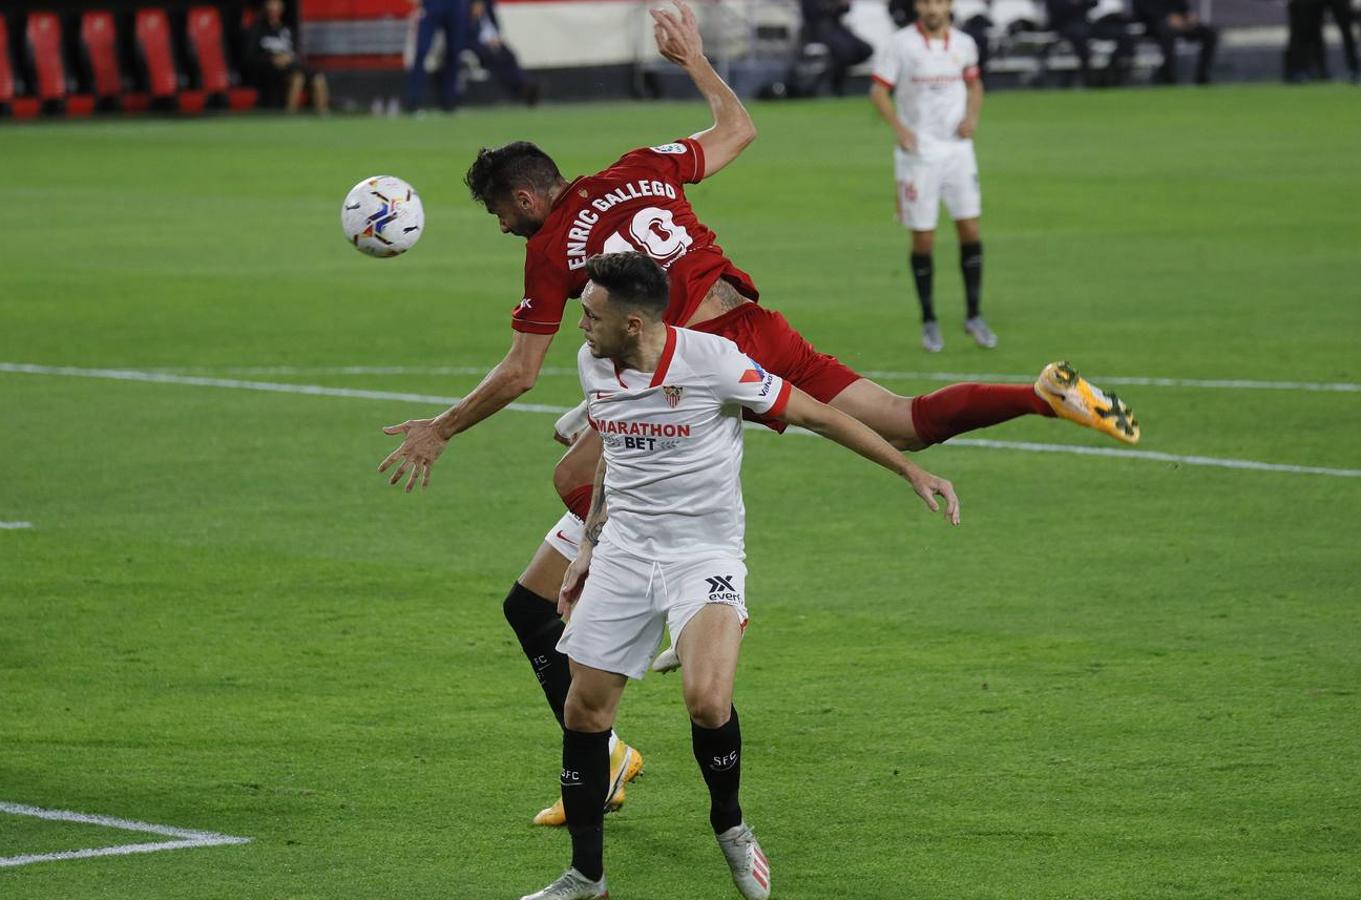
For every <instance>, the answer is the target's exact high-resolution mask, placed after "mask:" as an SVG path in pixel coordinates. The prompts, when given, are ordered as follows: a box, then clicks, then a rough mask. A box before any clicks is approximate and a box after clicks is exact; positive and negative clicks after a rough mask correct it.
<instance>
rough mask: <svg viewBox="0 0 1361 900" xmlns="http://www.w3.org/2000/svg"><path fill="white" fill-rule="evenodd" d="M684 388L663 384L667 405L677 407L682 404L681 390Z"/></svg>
mask: <svg viewBox="0 0 1361 900" xmlns="http://www.w3.org/2000/svg"><path fill="white" fill-rule="evenodd" d="M682 390H684V388H678V387H672V386H671V385H669V384H664V385H662V394H663V396H665V397H666V405H667V406H669V407H671V408H672V409H675V408H676V407H677V406H678V405H680V398H681V391H682Z"/></svg>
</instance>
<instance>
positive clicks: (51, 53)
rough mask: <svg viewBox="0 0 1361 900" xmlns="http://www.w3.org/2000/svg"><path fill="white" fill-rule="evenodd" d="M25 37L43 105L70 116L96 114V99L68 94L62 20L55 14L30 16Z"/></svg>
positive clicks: (34, 14) (40, 101)
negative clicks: (63, 54)
mask: <svg viewBox="0 0 1361 900" xmlns="http://www.w3.org/2000/svg"><path fill="white" fill-rule="evenodd" d="M24 36H25V37H26V38H27V42H28V53H29V57H30V59H31V60H32V63H33V76H34V80H35V81H36V82H37V88H38V89H37V91H36V92H35V93H36V95H37V99H38V102H39V103H40V104H44V105H47V106H49V107H51V108H53V109H56V110H59V111H63V112H65V113H66V114H67V115H70V116H88V115H89V114H90V113H92V112H94V105H95V101H94V98H93V97H91V96H89V95H87V94H68V93H67V89H66V60H65V59H64V58H63V57H62V40H61V19H59V18H57V14H56V13H50V12H36V13H30V14H29V17H28V26H27V28H26V29H25V32H24Z"/></svg>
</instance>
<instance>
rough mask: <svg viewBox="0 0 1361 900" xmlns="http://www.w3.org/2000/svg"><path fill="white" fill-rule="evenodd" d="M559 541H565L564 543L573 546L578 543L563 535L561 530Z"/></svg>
mask: <svg viewBox="0 0 1361 900" xmlns="http://www.w3.org/2000/svg"><path fill="white" fill-rule="evenodd" d="M558 540H560V541H563V542H564V543H568V544H573V545H575V544H576V543H577V542H576V541H574V540H572V539H571V538H569V537H568V536H567V535H565V534H563V533H562V529H561V528H559V529H558Z"/></svg>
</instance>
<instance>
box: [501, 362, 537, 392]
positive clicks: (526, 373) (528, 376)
mask: <svg viewBox="0 0 1361 900" xmlns="http://www.w3.org/2000/svg"><path fill="white" fill-rule="evenodd" d="M504 377H505V385H506V390H507V391H510V392H511V393H513V394H514V395H515V396H516V397H518V396H520V395H521V394H527V393H529V391H530V390H531V389H532V388H533V387H534V384H535V382H537V381H538V380H539V373H538V372H536V371H534V370H533V369H530V368H527V367H525V366H513V367H511V368H509V369H508V370H507V371H506V372H505V375H504Z"/></svg>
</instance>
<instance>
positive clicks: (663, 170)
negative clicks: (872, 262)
mask: <svg viewBox="0 0 1361 900" xmlns="http://www.w3.org/2000/svg"><path fill="white" fill-rule="evenodd" d="M703 177H704V148H703V147H701V146H700V144H699V142H698V141H693V140H691V139H689V138H685V139H683V140H680V141H677V142H676V143H674V144H662V145H661V146H659V147H644V148H641V149H638V150H634V151H632V152H630V153H626V154H624V155H623V156H621V157H620V158H619V160H618V161H616V162H615V163H614V164H613V165H611V166H610V167H609V168H608V169H605V170H604V171H603V172H599V173H597V174H595V175H587V176H584V177H581V178H578V179H577V180H576V181H573V182H572V183H571V184H569V185H568V186H567V189H566V190H565V191H563V192H562V195H561V196H560V197H558V200H557V202H556V203H555V204H553V209H552V210H551V211H550V212H549V214H548V218H547V219H545V220H544V223H543V226H542V227H541V228H540V229H539V231H538V233H537V234H535V235H534V236H533V237H532V238H530V239H529V241H528V243H526V245H525V296H524V299H523V300H521V301H520V304H519V306H517V307H516V308H515V312H514V313H512V316H511V327H512V328H514V329H515V330H516V331H526V332H529V333H531V334H554V333H556V332H557V330H558V328H559V326H560V325H561V324H562V314H563V310H564V308H565V307H566V306H567V300H568V298H569V297H580V296H581V292H582V290H583V289H584V288H585V287H586V282H587V281H588V280H589V279H588V278H587V276H586V260H587V258H589V257H591V256H594V255H595V254H597V253H621V252H626V251H630V250H635V251H638V252H640V253H646V254H647V255H648V256H650V257H652V258H653V259H654V260H656V261H657V262H658V264H660V265H661V267H662V268H664V269H666V271H667V275H668V277H669V278H670V281H671V303H670V305H668V306H667V308H666V315H665V317H664V318H665V320H666V323H667V324H668V325H683V324H685V322H687V321H688V320H689V319H690V317H691V316H692V315H694V312H695V310H696V309H697V308H698V307H699V305H700V303H701V302H703V300H704V297H705V295H706V294H708V293H709V289H710V288H711V287H713V286H714V283H715V282H716V281H718V279H719V278H726V279H727V280H728V281H730V282H732V284H733V286H734V287H735V288H737V290H738V291H739V292H740V293H741V294H743V295H744V296H746V297H750V298H751V299H752V300H755V299H756V298H757V291H756V285H754V284H753V283H752V281H751V276H750V275H748V274H747V273H746V272H743V271H742V270H741V269H739V268H737V267H736V266H734V265H733V264H732V262H731V261H730V260H729V259H728V258H727V257H726V256H724V255H723V249H722V248H721V247H719V246H718V244H716V243H714V233H713V232H712V231H710V230H709V229H708V228H705V227H704V225H703V224H702V223H701V222H700V221H699V219H698V218H696V217H695V211H694V210H693V209H691V208H690V201H689V200H687V199H686V198H685V185H686V184H698V183H699V181H700V179H701V178H703Z"/></svg>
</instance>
